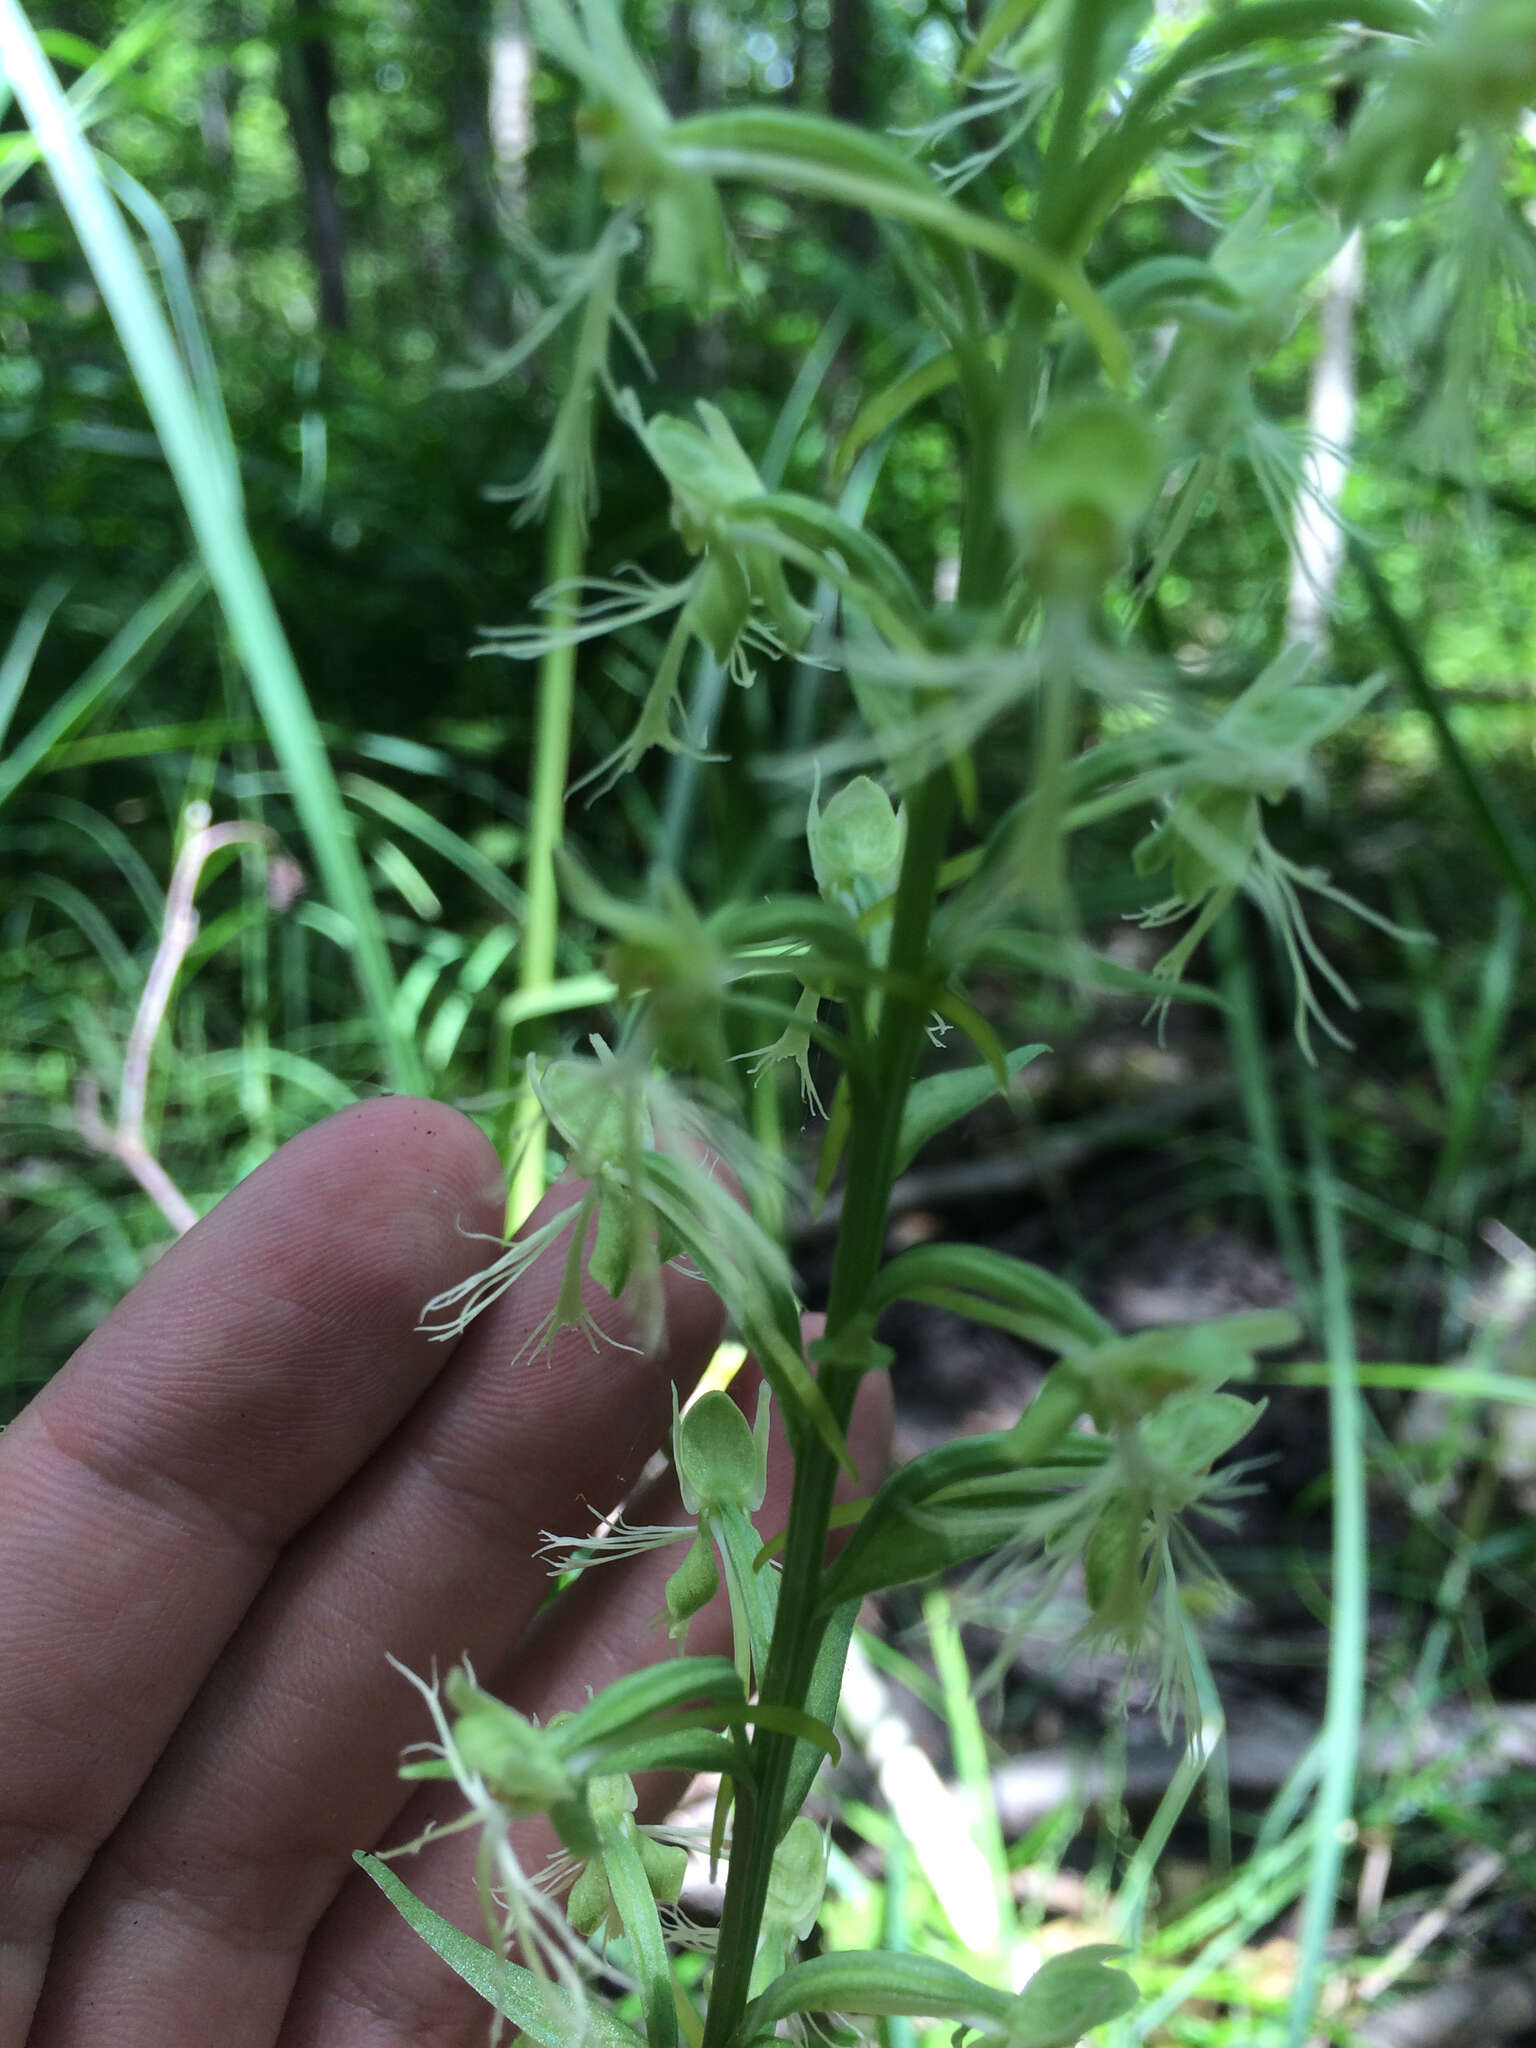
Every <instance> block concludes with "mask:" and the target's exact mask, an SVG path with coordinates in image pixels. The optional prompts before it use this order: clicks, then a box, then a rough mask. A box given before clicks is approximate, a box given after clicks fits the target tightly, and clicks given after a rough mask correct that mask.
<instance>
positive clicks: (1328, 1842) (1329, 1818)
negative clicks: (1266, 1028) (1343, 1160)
mask: <svg viewBox="0 0 1536 2048" xmlns="http://www.w3.org/2000/svg"><path fill="white" fill-rule="evenodd" d="M1301 1087H1302V1119H1303V1123H1304V1126H1305V1129H1306V1137H1307V1159H1308V1168H1309V1180H1310V1185H1311V1194H1312V1213H1313V1222H1314V1229H1315V1231H1316V1235H1317V1262H1318V1273H1319V1278H1320V1283H1321V1284H1320V1287H1319V1306H1320V1309H1321V1315H1322V1326H1323V1337H1324V1341H1325V1343H1326V1345H1327V1350H1328V1367H1329V1385H1328V1434H1329V1445H1330V1451H1331V1456H1332V1466H1333V1625H1332V1629H1331V1631H1330V1634H1329V1641H1328V1703H1327V1707H1326V1708H1325V1710H1324V1715H1323V1733H1322V1746H1323V1768H1322V1780H1321V1783H1320V1784H1319V1786H1318V1793H1317V1802H1316V1805H1315V1807H1314V1808H1313V1813H1312V1850H1311V1869H1310V1871H1309V1873H1308V1877H1307V1891H1306V1899H1305V1903H1304V1905H1303V1908H1302V1919H1301V1934H1300V1940H1299V1955H1298V1960H1297V1972H1296V1990H1295V1995H1294V1998H1293V2000H1292V2004H1291V2015H1290V2024H1289V2027H1288V2029H1287V2033H1286V2043H1287V2048H1304V2044H1305V2042H1306V2040H1307V2037H1308V2034H1309V2032H1310V2029H1311V2026H1312V2019H1313V2015H1314V2013H1315V2012H1316V2010H1317V2002H1318V1997H1319V1994H1320V1992H1321V1990H1322V1979H1323V1950H1324V1946H1325V1944H1326V1942H1327V1939H1328V1935H1329V1931H1330V1930H1331V1928H1332V1926H1333V1917H1334V1912H1335V1909H1336V1906H1337V1903H1338V1891H1339V1876H1340V1871H1341V1869H1342V1866H1343V1860H1344V1838H1345V1833H1346V1830H1347V1829H1348V1827H1349V1824H1350V1821H1351V1819H1352V1817H1353V1813H1354V1800H1355V1773H1356V1768H1357V1765H1358V1762H1359V1751H1360V1725H1361V1721H1362V1718H1363V1715H1364V1711H1365V1631H1366V1598H1367V1576H1368V1554H1369V1553H1368V1545H1369V1531H1368V1529H1367V1527H1366V1498H1365V1456H1364V1427H1363V1417H1362V1414H1361V1395H1360V1384H1359V1378H1358V1367H1357V1364H1356V1360H1355V1340H1354V1326H1353V1318H1352V1315H1351V1311H1350V1299H1349V1267H1348V1263H1347V1259H1346V1254H1345V1250H1344V1237H1343V1232H1342V1230H1341V1228H1340V1221H1339V1204H1338V1200H1337V1197H1336V1194H1335V1190H1334V1186H1333V1170H1332V1167H1331V1165H1330V1163H1329V1156H1328V1139H1327V1133H1326V1131H1325V1130H1324V1127H1323V1104H1322V1099H1321V1093H1320V1091H1319V1088H1318V1085H1317V1082H1316V1079H1315V1078H1314V1076H1313V1075H1312V1073H1311V1071H1310V1070H1307V1071H1306V1072H1304V1073H1303V1074H1302V1076H1301Z"/></svg>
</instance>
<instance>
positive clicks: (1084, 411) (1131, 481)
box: [1000, 398, 1163, 602]
mask: <svg viewBox="0 0 1536 2048" xmlns="http://www.w3.org/2000/svg"><path fill="white" fill-rule="evenodd" d="M1162 474H1163V464H1162V459H1161V455H1160V452H1159V449H1158V445H1157V439H1156V436H1155V435H1154V434H1153V431H1152V429H1151V427H1150V426H1149V425H1148V424H1147V422H1146V421H1145V420H1144V419H1143V418H1142V416H1141V414H1140V413H1138V412H1137V411H1135V410H1134V409H1133V408H1132V407H1131V406H1129V405H1126V404H1125V403H1123V402H1122V401H1121V400H1119V399H1112V398H1083V399H1075V400H1072V401H1069V402H1067V403H1065V404H1063V405H1060V406H1057V407H1056V408H1055V410H1054V411H1052V412H1050V413H1048V414H1047V415H1046V417H1045V418H1044V419H1043V420H1042V421H1041V423H1040V425H1039V426H1038V427H1037V428H1036V429H1035V431H1034V432H1033V433H1032V434H1031V435H1029V436H1028V438H1027V439H1020V440H1016V441H1015V442H1013V444H1012V445H1011V446H1009V447H1007V448H1005V450H1004V453H1003V474H1002V483H1001V488H1000V495H1001V510H1002V514H1003V517H1004V519H1005V520H1006V521H1007V523H1008V525H1009V526H1010V527H1011V529H1012V530H1013V533H1014V536H1015V538H1016V539H1017V540H1018V543H1019V547H1020V551H1021V553H1022V555H1023V558H1024V564H1025V567H1026V568H1027V569H1028V570H1029V572H1030V574H1031V575H1032V576H1033V577H1034V579H1035V581H1036V583H1037V585H1038V586H1039V588H1040V590H1041V591H1042V593H1044V594H1045V595H1046V596H1050V597H1058V598H1063V599H1066V600H1068V601H1075V602H1083V601H1086V600H1087V599H1090V598H1092V597H1095V596H1097V595H1098V593H1099V591H1101V590H1102V589H1103V587H1104V585H1105V584H1106V583H1107V582H1108V581H1109V579H1110V578H1111V577H1112V576H1113V575H1114V574H1115V572H1116V570H1117V569H1119V567H1120V565H1121V563H1122V562H1123V560H1124V558H1125V553H1126V550H1127V548H1128V547H1129V545H1130V541H1131V536H1132V535H1133V534H1134V532H1135V530H1136V527H1137V525H1138V524H1139V522H1140V521H1141V519H1142V517H1143V516H1144V515H1145V513H1146V512H1147V510H1148V508H1149V507H1150V505H1151V503H1152V500H1153V498H1154V497H1155V496H1156V494H1157V488H1158V485H1159V484H1160V482H1161V481H1162Z"/></svg>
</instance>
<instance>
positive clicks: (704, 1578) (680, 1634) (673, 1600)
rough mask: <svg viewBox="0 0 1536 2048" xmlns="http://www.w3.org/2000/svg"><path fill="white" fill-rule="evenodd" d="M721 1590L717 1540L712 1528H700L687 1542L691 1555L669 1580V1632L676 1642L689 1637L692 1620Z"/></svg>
mask: <svg viewBox="0 0 1536 2048" xmlns="http://www.w3.org/2000/svg"><path fill="white" fill-rule="evenodd" d="M719 1590H720V1567H719V1566H718V1565H717V1564H716V1563H715V1546H714V1541H713V1539H712V1538H711V1536H710V1533H709V1531H708V1530H707V1529H704V1528H701V1529H700V1530H699V1532H698V1534H697V1535H696V1536H695V1537H694V1539H693V1541H692V1543H690V1544H689V1546H688V1555H687V1556H686V1557H685V1558H684V1559H683V1561H682V1563H681V1564H680V1565H679V1566H678V1568H677V1570H676V1571H675V1572H674V1573H673V1574H672V1576H671V1578H670V1579H668V1581H667V1592H666V1600H667V1617H668V1625H667V1633H668V1635H669V1636H671V1638H672V1640H673V1641H674V1642H683V1641H686V1640H687V1635H688V1624H689V1622H690V1621H692V1619H693V1617H694V1616H695V1615H696V1614H697V1613H698V1612H699V1611H700V1610H701V1609H702V1608H705V1607H707V1606H708V1605H709V1603H710V1601H711V1600H713V1599H714V1597H715V1595H716V1594H717V1593H718V1592H719Z"/></svg>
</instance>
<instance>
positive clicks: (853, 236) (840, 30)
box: [827, 0, 877, 262]
mask: <svg viewBox="0 0 1536 2048" xmlns="http://www.w3.org/2000/svg"><path fill="white" fill-rule="evenodd" d="M873 32H874V20H873V17H872V15H871V13H870V8H869V0H832V21H831V26H830V27H829V29H828V31H827V54H828V57H829V59H830V60H831V61H830V65H829V68H828V74H827V112H828V113H829V114H830V115H831V116H832V118H833V120H834V121H848V122H851V123H852V124H853V126H855V127H858V128H862V127H863V126H864V125H865V123H866V121H867V119H868V115H869V90H868V72H867V68H866V67H867V66H868V63H869V54H870V38H871V36H872V35H873ZM876 241H877V236H876V234H875V224H874V222H873V221H872V220H871V219H870V217H869V215H868V214H867V213H855V214H851V215H850V216H849V217H848V226H847V245H848V248H849V250H850V252H851V253H852V255H853V256H854V257H855V258H856V259H858V260H859V261H861V262H862V261H867V260H868V258H869V257H871V256H873V254H874V253H875V246H876Z"/></svg>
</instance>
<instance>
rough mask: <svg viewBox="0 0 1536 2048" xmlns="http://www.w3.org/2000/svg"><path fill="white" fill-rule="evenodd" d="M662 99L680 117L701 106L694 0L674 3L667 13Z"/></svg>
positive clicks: (669, 111)
mask: <svg viewBox="0 0 1536 2048" xmlns="http://www.w3.org/2000/svg"><path fill="white" fill-rule="evenodd" d="M661 90H662V97H663V99H665V101H666V103H667V111H668V113H670V114H674V115H676V116H678V117H679V118H680V117H681V116H682V115H684V114H691V113H693V112H694V111H695V109H696V108H697V106H698V104H699V46H698V44H697V43H696V42H695V41H694V39H693V0H672V5H671V7H670V8H669V9H668V11H667V51H666V58H665V61H664V62H663V64H662V67H661Z"/></svg>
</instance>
